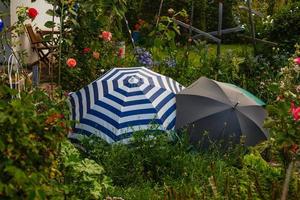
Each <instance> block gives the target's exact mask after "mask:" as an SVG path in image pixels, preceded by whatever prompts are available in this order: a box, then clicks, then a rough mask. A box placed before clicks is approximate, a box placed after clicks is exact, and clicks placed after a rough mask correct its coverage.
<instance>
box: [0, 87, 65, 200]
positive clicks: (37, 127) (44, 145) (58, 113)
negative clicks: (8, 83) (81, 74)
mask: <svg viewBox="0 0 300 200" xmlns="http://www.w3.org/2000/svg"><path fill="white" fill-rule="evenodd" d="M15 94H16V92H15V91H12V90H10V89H8V88H7V87H5V86H3V85H2V86H1V87H0V129H1V131H0V163H1V164H0V198H1V199H20V198H21V199H48V198H51V197H55V196H62V190H61V188H60V187H58V185H59V184H58V183H59V182H58V177H59V176H60V172H59V170H58V165H59V163H58V160H57V157H58V153H59V146H60V141H62V140H64V138H65V135H66V127H67V121H66V120H65V118H64V115H66V113H65V110H66V109H65V103H64V101H52V100H51V99H50V98H49V97H48V96H47V95H45V94H44V93H43V92H41V91H34V92H32V93H30V94H27V93H22V94H21V98H13V99H11V97H12V95H15Z"/></svg>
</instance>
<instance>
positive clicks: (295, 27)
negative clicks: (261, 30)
mask: <svg viewBox="0 0 300 200" xmlns="http://www.w3.org/2000/svg"><path fill="white" fill-rule="evenodd" d="M272 18H273V22H272V23H271V25H269V26H268V27H267V31H266V36H267V38H268V39H269V40H270V41H274V42H277V43H279V45H280V48H283V49H285V50H286V51H288V52H290V53H293V52H294V50H295V48H294V45H295V44H296V43H300V35H299V34H297V33H299V32H300V2H294V3H290V4H288V5H287V6H285V7H283V8H282V9H280V10H279V11H278V12H277V13H276V14H275V15H274V16H273V17H272Z"/></svg>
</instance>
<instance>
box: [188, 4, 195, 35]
mask: <svg viewBox="0 0 300 200" xmlns="http://www.w3.org/2000/svg"><path fill="white" fill-rule="evenodd" d="M193 22H194V1H192V9H191V21H190V30H189V31H190V32H189V37H190V38H191V37H192V33H193V30H192V28H191V27H192V26H193Z"/></svg>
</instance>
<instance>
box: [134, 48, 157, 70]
mask: <svg viewBox="0 0 300 200" xmlns="http://www.w3.org/2000/svg"><path fill="white" fill-rule="evenodd" d="M135 54H136V57H137V60H138V62H139V63H140V64H142V65H145V66H147V67H152V66H153V59H152V55H151V53H150V52H149V51H147V50H146V49H145V48H140V47H137V48H136V49H135Z"/></svg>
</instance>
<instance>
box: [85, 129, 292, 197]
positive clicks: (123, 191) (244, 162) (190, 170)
mask: <svg viewBox="0 0 300 200" xmlns="http://www.w3.org/2000/svg"><path fill="white" fill-rule="evenodd" d="M172 137H173V140H170V137H168V136H166V135H159V134H158V135H156V136H154V135H153V136H149V135H148V134H147V133H137V135H135V139H134V141H133V142H132V143H131V144H130V145H129V146H128V145H127V146H126V145H122V144H115V145H112V146H110V145H107V144H105V143H103V142H102V141H101V140H100V139H98V138H90V139H89V140H88V141H85V142H84V147H85V150H86V151H85V152H86V153H84V154H86V156H87V157H88V158H91V159H93V160H95V161H96V162H97V163H99V164H101V165H102V166H103V167H104V169H105V170H106V173H107V175H108V176H109V177H111V178H112V181H113V184H114V186H115V187H114V188H111V189H109V190H108V191H107V192H108V194H109V196H121V197H123V198H125V199H140V200H142V199H166V198H167V199H175V198H182V199H203V198H208V199H270V198H271V197H272V198H275V199H276V198H278V197H279V196H278V195H279V194H280V184H281V183H282V179H283V175H282V170H281V168H279V167H274V166H271V165H270V164H269V163H267V162H266V161H265V160H263V158H262V157H261V156H260V154H259V153H257V151H253V152H252V153H250V154H246V153H245V151H248V150H247V149H245V148H244V147H241V146H236V147H232V148H229V149H228V150H227V151H225V152H220V151H218V150H217V148H215V147H214V148H211V149H209V150H208V151H205V152H203V151H202V152H198V151H197V150H196V149H193V148H192V147H191V146H190V145H189V143H188V141H187V138H184V137H181V136H176V135H173V136H172ZM172 137H171V138H172ZM176 138H177V139H176ZM237 158H238V159H237ZM272 186H274V187H273V188H272ZM293 194H294V193H293Z"/></svg>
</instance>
